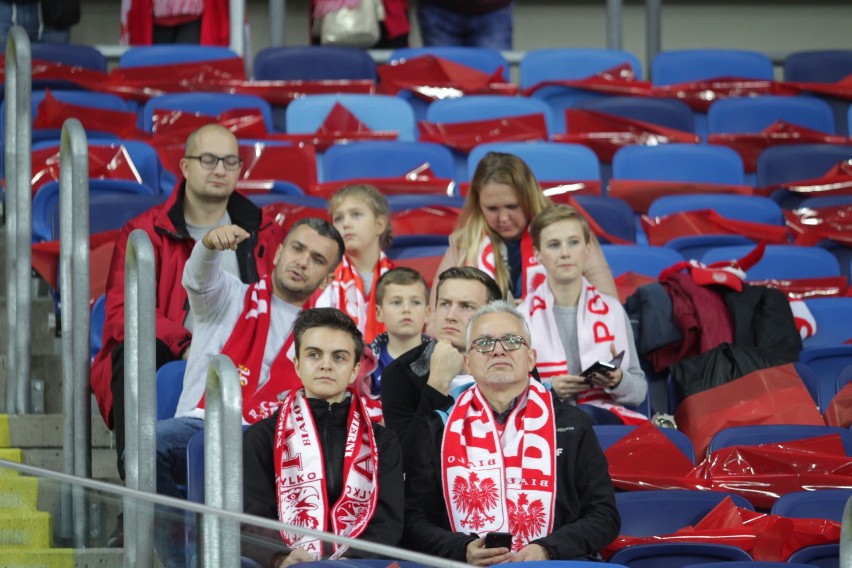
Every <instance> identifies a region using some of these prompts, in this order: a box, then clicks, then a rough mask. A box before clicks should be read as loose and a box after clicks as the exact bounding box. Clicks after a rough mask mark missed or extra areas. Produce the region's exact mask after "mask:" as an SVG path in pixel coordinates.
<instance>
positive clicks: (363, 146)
mask: <svg viewBox="0 0 852 568" xmlns="http://www.w3.org/2000/svg"><path fill="white" fill-rule="evenodd" d="M426 163H428V164H429V169H430V170H431V171H432V173H433V174H434V175H435V177H438V178H445V179H452V177H453V167H454V166H453V155H452V153H451V152H450V150H449V149H448V148H446V147H445V146H442V145H440V144H435V143H433V142H411V141H405V142H404V141H396V142H392V141H387V142H385V141H376V142H355V143H352V144H336V145H334V146H332V147H330V148H329V149H328V150H326V152H325V155H324V156H323V164H322V168H323V171H322V181H340V180H346V179H357V178H398V177H402V176H403V175H404V174H407V173H408V172H411V171H412V170H414V169H416V168H418V167H420V166H422V165H423V164H426Z"/></svg>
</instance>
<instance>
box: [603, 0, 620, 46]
mask: <svg viewBox="0 0 852 568" xmlns="http://www.w3.org/2000/svg"><path fill="white" fill-rule="evenodd" d="M623 7H624V2H623V1H622V0H606V46H607V48H608V49H621V46H622V45H623V43H624V41H623V40H624V32H623V31H622V28H623V17H622V12H623Z"/></svg>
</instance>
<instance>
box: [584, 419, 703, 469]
mask: <svg viewBox="0 0 852 568" xmlns="http://www.w3.org/2000/svg"><path fill="white" fill-rule="evenodd" d="M592 428H593V429H594V430H595V434H596V435H597V437H598V442H599V443H600V445H601V449H602V450H603V451H606V450H608V449H609V447H610V446H612V445H613V444H615V443H616V442H618V441H619V440H621V439H622V438H624V437H625V436H627V435H628V434H630V433H631V432H632V431H633V430H635V429H636V426H627V425H615V424H612V425H599V424H595V425H594V426H592ZM659 431H660V432H661V433H663V434H664V435H665V436H666V438H668V439H669V441H671V442H672V443H673V444H674V445H675V446H677V449H679V450H680V451H681V452H683V455H685V456H686V457H687V458H689V461H690V462H692V463H695V448H694V447H693V446H692V441H691V440H690V439H689V438H688V437H687V436H686V434H684V433H683V432H679V431H678V430H675V429H674V428H660V429H659Z"/></svg>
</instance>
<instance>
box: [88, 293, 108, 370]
mask: <svg viewBox="0 0 852 568" xmlns="http://www.w3.org/2000/svg"><path fill="white" fill-rule="evenodd" d="M105 319H106V294H101V295H100V296H98V299H97V300H95V302H94V303H93V304H92V319H91V320H90V328H89V331H90V333H91V344H92V358H94V357H95V355H97V353H98V351H100V350H101V347H103V344H104V336H103V333H104V320H105Z"/></svg>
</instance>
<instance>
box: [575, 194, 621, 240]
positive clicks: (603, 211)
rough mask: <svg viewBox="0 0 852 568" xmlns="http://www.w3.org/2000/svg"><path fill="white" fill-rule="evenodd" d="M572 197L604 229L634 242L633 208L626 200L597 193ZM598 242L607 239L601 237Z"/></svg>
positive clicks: (615, 235)
mask: <svg viewBox="0 0 852 568" xmlns="http://www.w3.org/2000/svg"><path fill="white" fill-rule="evenodd" d="M574 199H575V200H576V201H577V203H578V204H579V205H580V207H582V208H583V209H584V210H585V211H586V213H588V214H589V216H590V217H591V218H592V219H594V220H595V222H596V223H597V224H598V225H600V227H601V228H602V229H603V230H604V231H606V232H607V233H609V234H610V235H612V236H614V237H619V238H621V239H624V240H625V241H629V242H636V228H635V224H634V215H633V210H632V209H631V208H630V205H628V204H627V202H626V201H624V200H623V199H619V198H618V197H600V196H598V195H577V196H576V197H574ZM600 242H601V243H607V242H608V241H607V240H606V239H605V238H601V239H600Z"/></svg>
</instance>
